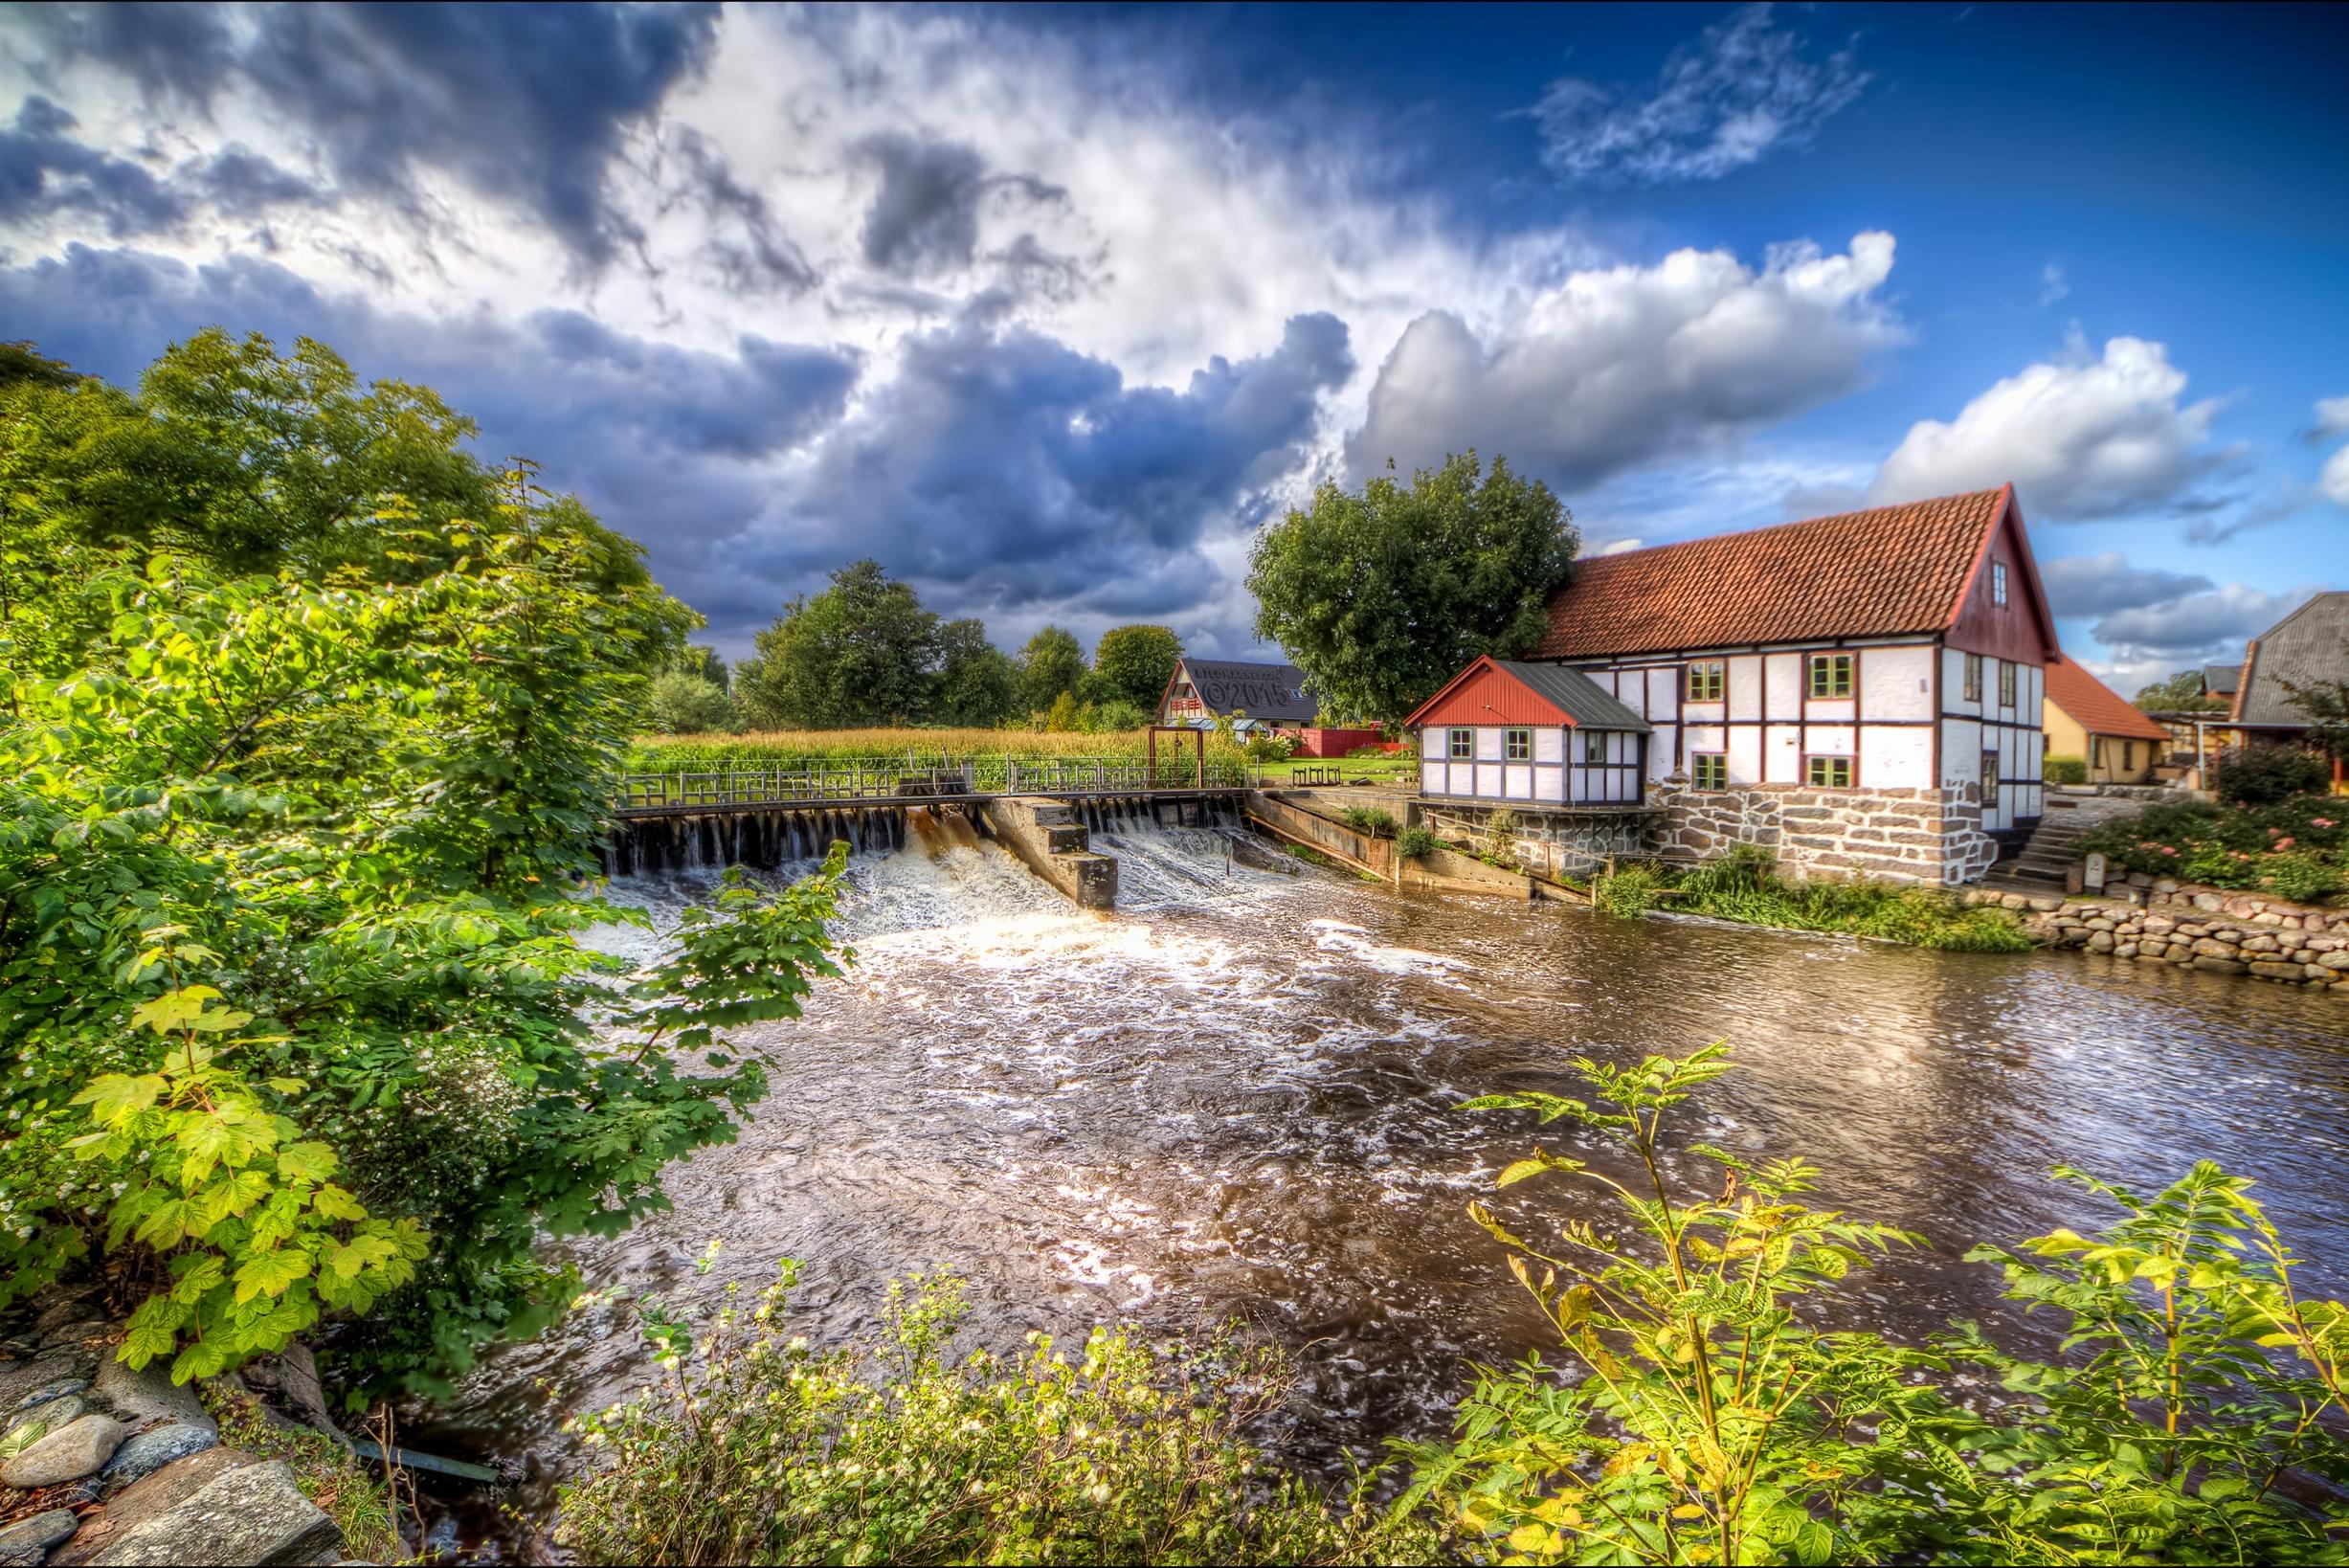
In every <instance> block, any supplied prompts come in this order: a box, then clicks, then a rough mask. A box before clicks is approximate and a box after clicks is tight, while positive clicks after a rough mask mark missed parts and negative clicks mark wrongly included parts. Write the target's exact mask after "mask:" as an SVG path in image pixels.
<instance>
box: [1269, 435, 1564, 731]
mask: <svg viewBox="0 0 2349 1568" xmlns="http://www.w3.org/2000/svg"><path fill="white" fill-rule="evenodd" d="M1576 545H1577V539H1576V535H1575V531H1574V526H1573V520H1572V518H1571V517H1570V516H1569V515H1568V513H1567V511H1566V508H1565V506H1564V505H1563V504H1560V503H1559V501H1558V499H1557V497H1556V496H1555V495H1553V494H1552V493H1551V491H1550V487H1549V486H1548V485H1546V484H1543V483H1541V482H1539V481H1537V480H1535V481H1529V480H1525V479H1521V478H1519V477H1518V476H1517V475H1516V474H1514V473H1512V472H1511V471H1510V468H1509V466H1508V464H1507V463H1506V462H1505V461H1504V460H1502V459H1498V458H1495V459H1493V462H1492V467H1491V469H1490V470H1489V471H1486V470H1484V469H1483V468H1482V467H1481V466H1480V465H1479V463H1478V461H1477V457H1476V454H1475V453H1474V452H1468V453H1465V454H1461V455H1458V456H1454V457H1450V458H1447V459H1444V461H1443V466H1442V467H1440V468H1433V469H1424V468H1423V469H1421V470H1420V471H1419V472H1417V473H1415V474H1414V475H1412V477H1411V482H1409V483H1408V484H1405V483H1401V482H1398V481H1397V480H1396V479H1395V478H1394V477H1393V476H1392V475H1391V474H1389V475H1381V476H1379V477H1378V478H1376V479H1374V480H1372V481H1371V482H1369V483H1368V484H1365V485H1364V486H1363V487H1362V488H1361V489H1360V490H1359V491H1350V490H1345V489H1342V488H1340V487H1339V486H1338V485H1337V484H1336V483H1335V482H1331V483H1328V484H1324V485H1323V486H1322V487H1321V488H1320V489H1319V490H1318V491H1316V492H1315V493H1314V496H1313V501H1312V504H1311V505H1310V506H1309V507H1307V508H1305V509H1303V510H1292V511H1291V512H1290V513H1289V514H1288V516H1287V517H1286V519H1285V520H1284V521H1282V522H1280V523H1277V524H1274V525H1273V526H1270V527H1268V528H1266V529H1265V530H1264V532H1263V533H1262V534H1260V535H1258V537H1257V540H1256V544H1255V547H1254V549H1253V550H1252V552H1251V554H1250V558H1249V566H1250V570H1249V572H1248V588H1249V591H1250V592H1251V593H1253V594H1255V595H1256V599H1257V604H1258V606H1259V611H1258V615H1257V619H1256V631H1257V635H1258V636H1260V637H1263V638H1268V639H1269V640H1271V641H1275V642H1278V643H1279V644H1280V645H1281V646H1282V647H1283V648H1286V650H1287V651H1288V656H1289V658H1291V659H1292V660H1294V661H1296V663H1297V666H1298V668H1300V669H1302V670H1304V671H1305V673H1306V675H1307V676H1308V677H1309V678H1310V679H1311V681H1312V684H1313V689H1314V691H1315V693H1316V694H1317V695H1318V696H1319V697H1320V700H1321V703H1322V706H1324V707H1325V708H1326V709H1328V710H1330V711H1331V712H1332V713H1334V714H1335V715H1336V716H1337V717H1339V718H1344V719H1387V720H1392V719H1399V718H1401V717H1402V716H1403V715H1404V714H1405V713H1407V712H1409V711H1410V710H1411V709H1412V708H1413V707H1415V706H1418V705H1419V704H1420V703H1421V702H1422V701H1424V700H1425V699H1426V698H1427V697H1428V696H1429V695H1430V694H1431V693H1433V692H1434V691H1435V689H1436V688H1437V687H1438V686H1440V685H1442V684H1443V683H1444V682H1445V681H1446V680H1448V679H1450V678H1451V677H1452V676H1453V675H1454V674H1456V673H1458V671H1459V670H1460V668H1461V666H1462V665H1464V664H1465V663H1467V662H1468V661H1470V660H1472V659H1475V658H1476V657H1478V656H1479V655H1482V654H1496V655H1500V656H1503V657H1510V656H1513V655H1516V654H1519V653H1523V652H1524V651H1525V650H1526V649H1528V648H1530V647H1531V646H1532V644H1533V643H1534V642H1536V641H1537V640H1539V638H1541V635H1542V631H1543V629H1544V626H1545V624H1546V623H1545V620H1544V617H1543V613H1542V607H1543V605H1544V604H1545V603H1546V602H1547V601H1548V599H1549V597H1550V595H1551V594H1553V593H1555V592H1556V591H1557V590H1558V589H1559V588H1560V587H1562V586H1564V584H1565V583H1566V580H1567V576H1568V573H1569V571H1571V570H1572V567H1573V563H1574V554H1575V549H1576Z"/></svg>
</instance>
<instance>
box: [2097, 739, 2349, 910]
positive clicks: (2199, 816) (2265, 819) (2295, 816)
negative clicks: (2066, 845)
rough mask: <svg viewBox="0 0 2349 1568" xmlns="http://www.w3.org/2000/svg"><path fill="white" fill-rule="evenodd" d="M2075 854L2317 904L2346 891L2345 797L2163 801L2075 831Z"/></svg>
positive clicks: (2348, 811)
mask: <svg viewBox="0 0 2349 1568" xmlns="http://www.w3.org/2000/svg"><path fill="white" fill-rule="evenodd" d="M2267 750H2274V748H2268V749H2267ZM2079 851H2080V853H2081V854H2083V855H2088V854H2099V855H2102V856H2103V857H2104V858H2105V860H2106V862H2108V863H2109V864H2111V865H2114V866H2117V867H2119V868H2120V869H2122V870H2126V871H2142V872H2144V873H2146V874H2148V875H2150V876H2157V877H2175V878H2177V879H2179V880H2180V881H2182V882H2200V883H2207V884H2208V885H2211V886H2213V887H2240V888H2244V889H2247V890H2252V891H2258V892H2265V893H2273V894H2274V895H2275V896H2276V897H2278V898H2287V899H2292V900H2294V901H2296V902H2300V903H2312V904H2313V903H2319V902H2322V901H2323V900H2325V899H2329V898H2335V897H2338V895H2339V894H2341V893H2342V892H2344V891H2349V801H2344V800H2342V799H2340V798H2339V797H2338V796H2329V795H2293V796H2292V797H2291V798H2289V799H2286V800H2279V801H2277V802H2275V803H2274V804H2272V805H2268V806H2260V807H2256V808H2254V807H2249V806H2242V805H2234V804H2223V803H2217V802H2211V801H2201V800H2181V801H2177V802H2170V801H2163V802H2161V803H2159V804H2158V805H2153V806H2148V807H2146V808H2145V809H2144V810H2143V811H2139V812H2132V813H2131V814H2129V815H2128V816H2126V817H2118V818H2112V819H2110V820H2108V821H2105V822H2101V823H2099V824H2097V825H2096V826H2095V827H2094V828H2092V829H2091V830H2090V831H2089V832H2087V833H2085V834H2083V835H2081V837H2080V840H2079Z"/></svg>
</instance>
